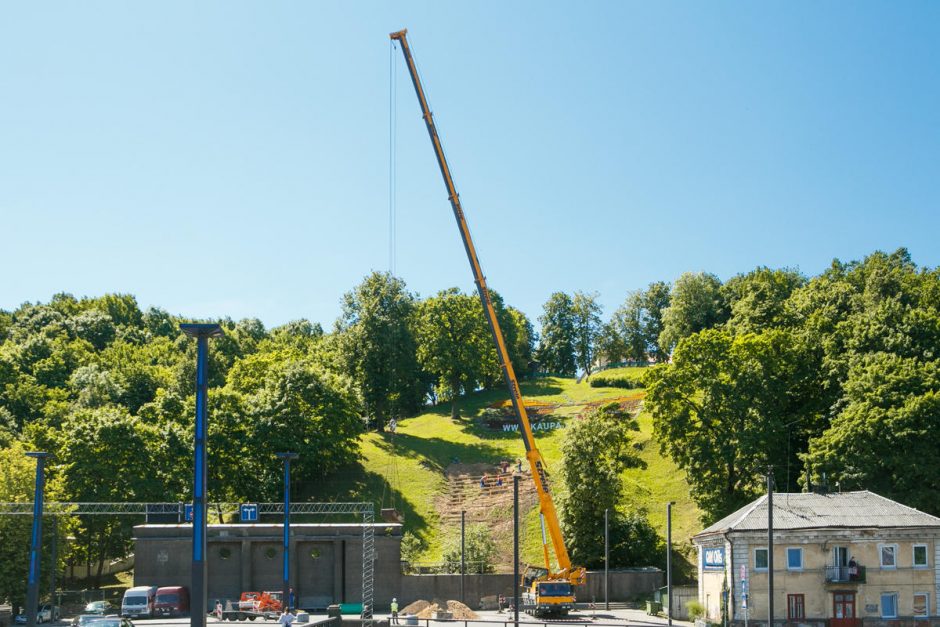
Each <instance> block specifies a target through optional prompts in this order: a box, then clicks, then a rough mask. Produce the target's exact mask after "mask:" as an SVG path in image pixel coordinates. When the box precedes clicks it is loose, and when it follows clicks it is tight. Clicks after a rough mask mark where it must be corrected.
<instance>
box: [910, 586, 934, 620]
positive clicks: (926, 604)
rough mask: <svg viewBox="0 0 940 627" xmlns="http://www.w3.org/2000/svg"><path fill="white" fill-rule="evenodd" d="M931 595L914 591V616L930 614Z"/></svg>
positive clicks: (922, 616)
mask: <svg viewBox="0 0 940 627" xmlns="http://www.w3.org/2000/svg"><path fill="white" fill-rule="evenodd" d="M929 608H930V595H928V594H927V593H926V592H915V593H914V616H915V617H920V618H926V617H927V616H929V615H930V609H929Z"/></svg>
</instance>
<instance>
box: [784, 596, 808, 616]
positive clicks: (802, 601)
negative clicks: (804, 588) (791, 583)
mask: <svg viewBox="0 0 940 627" xmlns="http://www.w3.org/2000/svg"><path fill="white" fill-rule="evenodd" d="M797 598H799V601H798V602H797V603H795V604H794V601H797ZM794 605H795V606H796V607H798V608H799V610H800V611H799V616H797V615H796V614H795V613H794V612H792V611H791V610H792V609H793V608H794ZM787 620H806V595H804V594H788V595H787Z"/></svg>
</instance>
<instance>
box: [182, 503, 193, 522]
mask: <svg viewBox="0 0 940 627" xmlns="http://www.w3.org/2000/svg"><path fill="white" fill-rule="evenodd" d="M183 520H185V521H186V522H193V504H192V503H186V504H185V505H183Z"/></svg>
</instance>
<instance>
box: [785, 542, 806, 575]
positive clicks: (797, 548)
mask: <svg viewBox="0 0 940 627" xmlns="http://www.w3.org/2000/svg"><path fill="white" fill-rule="evenodd" d="M790 551H799V552H800V565H799V566H790ZM787 570H790V571H795V572H798V571H801V570H803V547H801V546H788V547H787Z"/></svg>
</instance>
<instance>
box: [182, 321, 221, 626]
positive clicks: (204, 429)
mask: <svg viewBox="0 0 940 627" xmlns="http://www.w3.org/2000/svg"><path fill="white" fill-rule="evenodd" d="M180 330H181V331H182V332H183V333H185V334H186V335H188V336H189V337H194V338H196V428H195V445H194V450H193V568H192V580H191V582H190V587H189V589H190V603H189V609H190V612H189V624H190V627H205V625H206V611H207V609H208V608H207V605H208V602H207V599H206V596H207V594H208V573H207V570H206V562H207V560H206V530H207V523H206V477H207V474H208V473H207V469H206V465H207V463H208V456H207V454H206V435H207V433H208V419H207V408H206V404H207V401H208V396H209V394H208V388H209V338H210V337H221V336H222V327H220V326H219V325H217V324H181V325H180Z"/></svg>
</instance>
